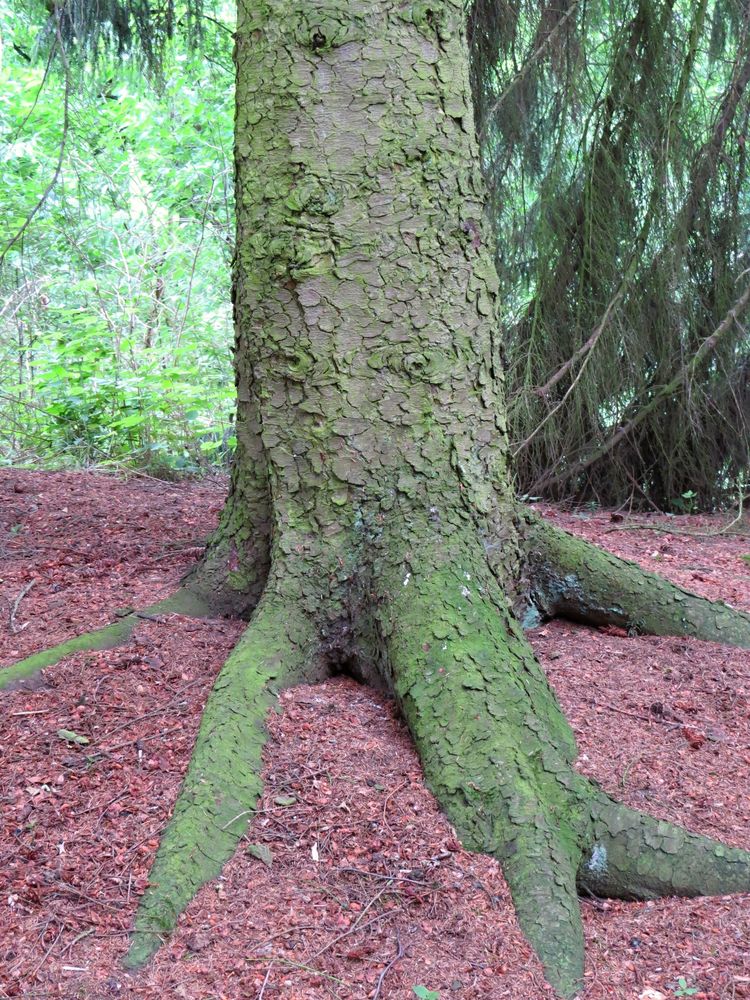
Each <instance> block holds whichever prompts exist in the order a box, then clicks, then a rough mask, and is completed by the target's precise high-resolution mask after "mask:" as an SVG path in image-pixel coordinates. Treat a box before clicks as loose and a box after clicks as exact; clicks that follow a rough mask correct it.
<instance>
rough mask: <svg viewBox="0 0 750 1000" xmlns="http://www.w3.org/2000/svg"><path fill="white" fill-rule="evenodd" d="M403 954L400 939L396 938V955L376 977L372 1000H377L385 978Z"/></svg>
mask: <svg viewBox="0 0 750 1000" xmlns="http://www.w3.org/2000/svg"><path fill="white" fill-rule="evenodd" d="M403 954H404V949H403V945H402V944H401V938H396V954H395V955H394V957H393V958H392V959H391V960H390V962H389V963H388V965H386V967H385V968H384V969H383V971H382V972H381V973H380V975H379V976H378V982H377V985H376V987H375V992H374V993H373V995H372V1000H378V997H379V996H380V991H381V989H382V988H383V982H384V980H385V977H386V976H387V975H388V973H389V972H390V971H391V969H392V968H393V966H394V965H395V964H396V962H398V960H399V959H400V958H402V957H403Z"/></svg>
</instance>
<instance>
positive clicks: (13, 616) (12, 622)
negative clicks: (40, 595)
mask: <svg viewBox="0 0 750 1000" xmlns="http://www.w3.org/2000/svg"><path fill="white" fill-rule="evenodd" d="M35 583H36V580H30V581H29V582H28V583H27V584H26V586H25V587H24V588H23V590H22V591H21V593H20V594H19V595H18V597H17V598H16V599H15V601H14V602H13V607H12V608H11V609H10V617H9V618H8V629H9V631H10V634H11V635H18V633H19V632H20V631H22V629H24V628H26V625H22V626H21V627H20V628H16V613H17V611H18V607H19V605H20V603H21V601H22V600H23V599H24V597H26V595H27V594H28V592H29V591H30V590H31V588H32V587H33V586H34V584H35Z"/></svg>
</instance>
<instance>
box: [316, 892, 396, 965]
mask: <svg viewBox="0 0 750 1000" xmlns="http://www.w3.org/2000/svg"><path fill="white" fill-rule="evenodd" d="M392 882H393V879H391V880H390V882H389V883H388V885H384V886H383V888H382V889H381V890H380V892H376V893H375V895H374V896H373V897H372V899H371V900H370V902H369V903H367V904H366V905H365V907H364V909H363V910H362V912H361V913H360V915H359V916H358V917H357V919H356V920H355V921H354V923H353V924H352V926H351V927H349V928H348V929H347V930H345V931H342V932H341V934H337V935H336V937H335V938H334V939H333V940H332V941H329V942H328V944H326V945H324V946H323V947H322V948H320V949H319V950H318V951H316V952H315V954H314V955H310V956H309V958H307V959H306V961H308V962H314V961H315V959H316V958H320V956H321V955H322V954H323V953H324V952H326V951H328V950H329V949H331V948H333V946H334V945H335V944H338V942H339V941H341V940H343V938H345V937H349V935H350V934H354V932H355V931H358V930H359V931H362V930H364V929H365V927H369V926H370V924H373V923H375V921H376V920H380V919H382V918H383V917H388V916H391V915H392V914H393V913H395V912H396V911H395V910H390V911H389V912H388V913H379V914H378V915H377V916H375V917H373V918H372V920H368V921H367V923H366V924H363V923H362V918H363V917H364V915H365V914H366V913H367V911H368V910H369V909H370V908H371V907H372V906H374V905H375V903H377V901H378V900H379V899H380V898H381V896H384V895H385V894H386V892H388V891H389V890H390V889H391V883H392ZM399 909H400V907H399Z"/></svg>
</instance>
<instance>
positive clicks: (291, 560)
mask: <svg viewBox="0 0 750 1000" xmlns="http://www.w3.org/2000/svg"><path fill="white" fill-rule="evenodd" d="M463 20H464V12H463V7H462V3H461V2H460V0H432V2H423V0H415V2H413V3H404V2H402V0H330V2H328V3H326V4H324V5H322V6H318V5H311V4H310V3H309V0H264V2H262V3H261V2H259V0H240V4H239V23H238V29H237V46H236V63H237V132H236V180H237V185H236V197H237V219H238V240H237V254H236V261H235V311H236V331H237V334H236V336H237V344H236V371H237V390H238V435H237V436H238V443H239V447H238V453H237V462H236V465H235V469H234V473H233V479H232V490H231V493H230V497H229V499H228V501H227V505H226V509H225V511H224V515H223V518H222V521H221V526H220V528H219V530H218V532H217V534H216V536H215V538H214V540H213V542H212V544H211V545H210V547H209V550H208V552H207V555H206V558H205V560H204V562H203V563H202V564H201V566H199V567H198V568H197V570H196V572H195V573H194V574H193V576H192V577H191V578H190V579H189V580H188V581H187V583H186V590H187V591H188V592H189V593H192V594H195V593H198V594H200V595H203V597H204V598H205V599H207V600H213V602H214V603H215V604H216V603H218V604H219V605H220V606H222V607H224V608H229V609H230V610H233V611H240V612H250V611H251V610H252V608H253V607H254V606H255V605H256V604H257V607H255V611H254V613H253V615H252V617H251V620H250V624H249V626H248V630H247V632H246V634H245V636H244V638H243V639H242V640H241V642H240V644H239V645H238V647H237V648H236V650H235V651H234V653H233V654H232V656H231V657H230V658H229V660H228V661H227V664H226V665H225V667H224V669H223V670H222V672H221V674H220V675H219V678H218V680H217V682H216V685H215V687H214V690H213V692H212V694H211V697H210V699H209V703H208V705H207V707H206V711H205V715H204V719H203V722H202V725H201V731H200V734H199V737H198V742H197V745H196V750H195V753H194V756H193V760H192V763H191V765H190V769H189V771H188V774H187V776H186V779H185V783H184V786H183V789H182V792H181V794H180V797H179V800H178V802H177V805H176V807H175V812H174V816H173V819H172V821H171V823H170V825H169V827H168V828H167V830H166V831H165V834H164V836H163V838H162V841H161V844H160V847H159V851H158V854H157V858H156V861H155V863H154V868H153V871H152V875H151V885H150V888H149V889H148V890H147V892H146V894H145V896H144V898H143V900H142V903H141V907H140V909H139V913H138V915H137V918H136V932H135V935H134V937H133V940H132V944H131V950H130V952H129V956H128V962H129V963H130V964H131V965H137V964H140V963H142V962H143V961H145V960H146V959H147V958H148V957H149V955H150V954H152V953H153V951H154V950H155V949H156V948H157V947H158V945H159V942H160V935H161V934H164V933H168V932H169V931H170V930H171V928H172V927H173V926H174V923H175V920H176V917H177V915H178V914H179V912H180V911H181V910H182V909H183V908H184V906H185V905H186V904H187V902H188V901H189V900H190V898H191V897H192V895H193V894H194V893H195V891H196V890H197V889H198V888H199V887H200V885H202V884H203V883H204V882H205V881H206V880H207V879H209V878H211V877H213V876H215V875H216V874H218V872H219V871H220V869H221V866H222V865H223V863H224V862H225V861H226V860H227V859H228V858H229V857H230V856H231V854H232V851H233V850H234V847H235V845H236V843H237V840H238V838H239V837H240V836H241V835H242V833H243V831H244V829H245V826H246V823H247V820H248V817H249V816H250V815H251V814H252V812H253V810H254V808H255V804H256V801H257V796H258V793H259V789H260V784H259V771H260V750H261V747H262V744H263V740H264V730H263V719H264V714H265V712H266V710H267V708H268V706H269V705H270V704H271V703H272V701H273V698H274V695H275V692H276V691H277V690H278V689H279V688H280V687H282V686H284V685H288V684H293V683H296V682H299V681H302V680H307V681H310V680H315V679H317V678H320V677H322V676H325V675H326V674H327V673H330V672H341V670H342V669H345V670H347V671H349V672H351V673H352V674H353V675H354V676H356V677H358V678H359V679H361V680H363V681H367V682H372V683H377V684H380V685H382V686H385V687H386V688H387V689H389V690H390V691H391V692H392V693H393V695H394V696H395V698H396V699H397V701H398V703H399V705H400V706H401V708H402V710H403V714H404V717H405V719H406V721H407V724H408V726H409V728H410V730H411V732H412V734H413V737H414V740H415V742H416V744H417V747H418V749H419V753H420V755H421V759H422V762H423V765H424V770H425V777H426V780H427V782H428V784H429V786H430V788H431V789H432V790H433V792H434V793H435V795H436V796H437V798H438V800H439V802H440V803H441V805H442V806H443V808H444V809H445V811H446V812H447V814H448V816H449V817H450V819H451V820H452V822H453V823H454V825H455V827H456V829H457V831H458V833H459V835H460V836H461V837H462V838H463V839H464V842H465V843H466V844H467V845H469V846H470V847H471V848H473V849H475V850H477V851H486V852H489V853H492V854H493V855H495V856H496V857H497V858H499V859H500V861H501V862H502V864H503V868H504V871H505V874H506V876H507V879H508V882H509V884H510V888H511V891H512V894H513V899H514V902H515V905H516V908H517V911H518V916H519V920H520V922H521V926H522V928H523V930H524V931H525V933H526V935H527V936H528V938H529V940H530V942H531V944H532V945H533V947H534V948H535V949H536V951H537V953H538V954H539V956H540V958H541V960H542V962H543V964H544V967H545V970H546V974H547V976H548V978H549V981H550V982H551V983H552V984H553V986H554V987H555V988H556V989H557V991H558V992H559V993H560V994H561V995H562V996H564V997H571V996H573V995H575V993H576V992H577V990H578V988H579V985H580V982H581V977H582V973H583V938H582V931H581V920H580V912H579V906H578V902H577V898H576V887H577V885H578V886H579V887H582V888H585V889H586V890H590V891H595V892H597V893H611V894H615V895H620V896H629V897H635V898H644V897H649V896H652V895H657V894H661V893H683V894H695V893H701V892H731V891H736V890H742V889H747V888H750V856H748V855H746V854H744V853H743V852H742V851H739V850H736V849H730V848H724V847H721V846H720V845H718V844H715V843H713V842H710V841H705V840H702V839H701V838H698V837H695V836H693V835H688V834H686V833H684V832H683V831H681V830H678V829H677V828H675V827H672V826H670V825H669V824H667V823H658V824H657V822H656V821H655V820H651V819H649V818H648V817H645V816H641V815H640V814H638V813H635V812H632V811H631V810H628V809H625V807H623V806H620V805H618V804H617V803H615V802H613V801H612V800H610V799H609V798H608V797H607V796H606V795H604V794H603V793H602V792H601V791H600V789H599V788H598V787H597V786H595V785H593V784H592V783H590V782H589V781H587V780H586V779H585V778H583V777H582V776H581V775H580V774H578V773H577V771H576V770H575V769H574V767H573V762H574V759H575V755H576V747H575V742H574V739H573V735H572V732H571V730H570V728H569V726H568V724H567V722H566V720H565V718H564V716H563V714H562V711H561V709H560V708H559V706H558V704H557V701H556V699H555V697H554V694H553V693H552V691H551V689H550V687H549V686H548V684H547V681H546V679H545V676H544V674H543V672H542V670H541V668H540V666H539V665H538V663H537V662H536V661H535V659H534V656H533V653H532V652H531V649H530V647H529V646H528V644H527V642H526V641H525V639H524V637H523V632H522V630H521V626H520V625H519V624H518V622H517V620H516V618H515V617H514V616H513V614H512V613H511V611H510V608H511V606H513V605H523V604H527V603H528V601H529V600H531V599H533V600H534V601H535V602H536V603H535V606H536V608H537V609H541V611H543V612H549V613H552V612H555V611H560V610H562V611H565V606H563V602H562V599H561V598H560V599H557V604H555V600H553V597H550V596H549V595H551V594H552V595H553V596H554V594H556V593H557V591H555V590H554V587H553V586H552V584H551V582H550V581H553V580H554V579H556V577H555V574H556V573H557V574H558V575H560V574H561V575H562V576H561V578H562V579H565V578H567V577H570V575H571V572H570V566H569V562H570V559H571V558H573V559H574V560H580V559H582V558H583V557H582V556H581V553H580V552H579V553H578V555H573V556H571V554H570V553H569V552H567V551H566V552H565V553H563V554H562V555H561V554H560V552H558V551H557V549H555V548H554V545H553V544H552V542H551V541H549V539H546V537H545V536H544V534H543V532H541V531H540V530H538V529H537V528H535V527H534V526H533V525H530V524H529V523H528V521H527V519H526V516H525V515H524V513H523V511H521V510H520V509H519V508H517V507H516V505H515V502H514V500H513V496H512V489H511V481H510V476H509V472H508V466H507V438H506V434H505V413H504V403H503V395H502V367H501V358H500V351H499V345H498V343H497V340H496V337H497V330H498V323H497V319H496V296H497V278H496V275H495V272H494V266H493V263H492V256H493V255H492V252H491V250H490V248H489V246H488V244H487V243H486V241H485V239H484V236H483V222H482V217H483V206H482V197H483V193H482V184H481V179H480V171H479V163H478V153H477V148H476V143H475V139H474V123H473V117H472V112H471V108H470V105H469V100H470V97H469V84H468V61H467V53H466V48H465V42H464V37H463ZM559 548H560V546H558V549H559ZM586 551H588V547H587V549H586ZM532 552H533V553H534V558H533V559H532V558H530V553H532ZM563 556H564V558H563ZM584 556H585V552H584ZM566 559H567V562H566ZM541 567H543V569H542V568H541ZM602 573H604V574H605V575H606V577H607V581H606V583H607V586H608V587H610V588H611V587H612V586H616V584H617V572H616V567H615V568H613V564H610V563H607V565H606V567H604V568H601V567H598V566H596V565H593V562H592V565H591V566H589V567H588V576H587V577H586V579H585V585H586V586H587V587H591V588H595V587H596V586H597V585H598V584H599V583H600V582H601V580H600V578H601V575H602ZM646 578H647V577H646V575H644V579H646ZM540 581H541V582H540ZM602 586H603V585H602ZM664 586H665V587H668V585H666V584H664ZM583 590H584V587H583V585H582V586H581V593H582V594H583ZM542 593H543V594H544V595H547V597H546V598H544V599H543V598H542V597H540V594H542ZM596 593H597V597H596V599H595V600H594V602H593V603H595V604H596V605H597V607H599V606H600V605H601V604H602V603H603V602H605V598H604V597H603V596H602V594H604V593H606V594H609V591H606V590H605V591H601V592H600V591H597V592H596ZM630 593H631V591H630V590H627V592H626V594H625V596H624V597H623V603H624V606H622V607H620V606H619V605H618V613H621V614H622V615H623V616H625V617H626V618H627V617H628V615H629V614H630V612H629V610H628V606H627V601H628V600H629V599H630V598H629V597H628V594H630ZM261 594H262V597H261ZM259 598H260V601H259ZM558 598H559V594H558ZM545 600H546V603H545ZM258 601H259V603H258ZM606 601H608V603H606V602H605V604H606V607H610V606H611V605H612V603H613V602H612V601H611V600H609V597H607V598H606ZM579 604H580V606H581V608H584V609H585V606H586V605H585V601H584V600H583V597H582V598H581V601H580V602H579ZM636 610H637V609H636ZM635 613H636V612H633V615H635ZM637 613H638V614H640V611H638V612H637ZM580 616H584V612H583V611H581V612H580ZM732 620H733V622H734V623H735V625H736V628H737V630H738V632H737V638H736V641H738V642H741V643H744V644H748V645H750V619H747V618H746V617H743V616H739V615H735V616H733V618H732ZM737 623H739V624H737ZM743 629H744V632H743V631H742V630H743ZM733 636H734V633H733Z"/></svg>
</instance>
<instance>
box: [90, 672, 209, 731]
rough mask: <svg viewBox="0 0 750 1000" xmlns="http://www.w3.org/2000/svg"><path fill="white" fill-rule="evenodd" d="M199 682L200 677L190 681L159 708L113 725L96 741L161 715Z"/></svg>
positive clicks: (200, 681)
mask: <svg viewBox="0 0 750 1000" xmlns="http://www.w3.org/2000/svg"><path fill="white" fill-rule="evenodd" d="M201 683H203V679H202V678H198V680H195V681H191V682H190V684H186V685H185V687H184V688H182V689H181V690H180V691H178V692H177V694H176V695H174V696H173V697H172V698H170V699H169V701H167V702H165V703H164V704H163V705H160V706H159V708H155V709H153V711H151V712H146V714H145V715H137V716H136V717H135V718H134V719H128V721H127V722H122V723H121V724H120V725H119V726H115V727H114V729H110V731H109V732H108V733H103V734H102V735H101V736H100V737H99V738H98V739H97V741H96V742H97V743H101V742H102V740H106V739H108V738H109V737H110V736H114V735H115V733H119V732H122V730H123V729H127V728H128V726H134V725H135V724H136V722H144V721H145V720H146V719H153V718H155V717H156V716H157V715H161V714H162V712H166V711H168V710H169V709H170V708H173V707H174V705H175V704H176V703H177V702H179V700H180V698H181V697H182V695H183V694H185V692H186V691H189V690H190V688H192V687H195V685H196V684H201Z"/></svg>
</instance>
